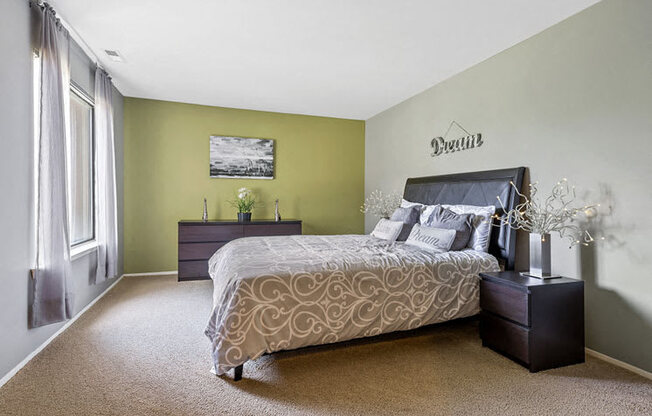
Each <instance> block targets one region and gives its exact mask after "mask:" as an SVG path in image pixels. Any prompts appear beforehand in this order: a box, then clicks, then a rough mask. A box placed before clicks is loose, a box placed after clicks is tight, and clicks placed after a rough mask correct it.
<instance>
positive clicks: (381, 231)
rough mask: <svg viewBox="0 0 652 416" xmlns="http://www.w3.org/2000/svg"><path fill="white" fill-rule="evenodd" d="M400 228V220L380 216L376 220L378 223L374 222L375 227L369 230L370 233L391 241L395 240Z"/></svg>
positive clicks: (401, 223) (401, 225) (401, 226)
mask: <svg viewBox="0 0 652 416" xmlns="http://www.w3.org/2000/svg"><path fill="white" fill-rule="evenodd" d="M402 229H403V222H402V221H390V220H386V219H385V218H381V219H380V221H378V224H376V228H374V230H373V231H372V232H371V235H372V236H374V237H377V238H382V239H383V240H387V241H389V242H390V243H393V242H394V241H396V238H397V237H398V235H399V234H400V233H401V230H402Z"/></svg>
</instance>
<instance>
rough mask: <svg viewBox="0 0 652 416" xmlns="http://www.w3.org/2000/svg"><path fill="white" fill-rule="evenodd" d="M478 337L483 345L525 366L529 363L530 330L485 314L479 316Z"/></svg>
mask: <svg viewBox="0 0 652 416" xmlns="http://www.w3.org/2000/svg"><path fill="white" fill-rule="evenodd" d="M480 337H481V338H482V342H483V344H484V345H487V346H488V347H491V348H494V349H496V350H498V351H500V352H503V353H505V354H507V355H509V356H511V357H513V358H516V359H518V360H520V361H522V362H523V363H525V364H529V363H530V343H529V342H530V330H529V329H528V328H524V327H522V326H520V325H517V324H515V323H513V322H509V321H507V320H505V319H502V318H499V317H497V316H494V315H491V314H489V313H486V312H482V313H481V314H480Z"/></svg>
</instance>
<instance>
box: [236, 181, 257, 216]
mask: <svg viewBox="0 0 652 416" xmlns="http://www.w3.org/2000/svg"><path fill="white" fill-rule="evenodd" d="M229 203H230V204H231V205H232V206H233V207H235V208H237V210H238V222H249V221H251V210H252V209H254V205H256V198H255V197H254V196H253V194H252V192H251V190H250V189H247V188H240V189H238V193H237V195H236V198H235V199H233V200H231V201H229Z"/></svg>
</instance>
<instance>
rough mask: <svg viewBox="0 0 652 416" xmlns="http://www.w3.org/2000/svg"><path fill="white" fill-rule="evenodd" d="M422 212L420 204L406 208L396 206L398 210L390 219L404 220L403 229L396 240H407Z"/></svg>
mask: <svg viewBox="0 0 652 416" xmlns="http://www.w3.org/2000/svg"><path fill="white" fill-rule="evenodd" d="M420 214H421V208H420V207H419V206H416V205H415V206H411V207H406V208H396V211H394V213H393V214H392V216H391V217H390V218H389V219H390V221H401V222H403V229H402V230H401V233H400V234H399V235H398V238H397V239H396V241H405V240H407V238H408V236H409V235H410V231H412V227H414V224H416V223H418V222H419V215H420Z"/></svg>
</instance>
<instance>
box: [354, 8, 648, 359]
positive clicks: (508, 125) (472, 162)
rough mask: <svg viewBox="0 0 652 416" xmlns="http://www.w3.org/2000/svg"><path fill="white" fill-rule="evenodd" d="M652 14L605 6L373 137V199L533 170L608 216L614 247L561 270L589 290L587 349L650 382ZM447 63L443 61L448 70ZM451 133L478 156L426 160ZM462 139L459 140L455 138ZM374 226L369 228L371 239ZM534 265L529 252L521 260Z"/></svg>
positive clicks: (369, 144) (419, 101)
mask: <svg viewBox="0 0 652 416" xmlns="http://www.w3.org/2000/svg"><path fill="white" fill-rule="evenodd" d="M651 17H652V1H649V0H604V1H603V2H600V3H598V4H596V5H594V6H593V7H591V8H589V9H587V10H585V11H583V12H581V13H579V14H577V15H575V16H573V17H571V18H569V19H567V20H565V21H563V22H561V23H559V24H557V25H555V26H553V27H552V28H550V29H548V30H546V31H544V32H542V33H540V34H538V35H536V36H534V37H532V38H530V39H528V40H526V41H524V42H522V43H520V44H518V45H516V46H514V47H512V48H510V49H508V50H506V51H504V52H502V53H500V54H498V55H496V56H494V57H492V58H490V59H488V60H486V61H484V62H482V63H480V64H478V65H476V66H474V67H472V68H470V69H468V70H467V71H465V72H463V73H461V74H458V75H456V76H454V77H452V78H450V79H448V80H446V81H444V82H442V83H440V84H438V85H436V86H434V87H432V88H430V89H429V90H427V91H425V92H423V93H421V94H419V95H417V96H415V97H412V98H410V99H409V100H407V101H405V102H403V103H401V104H399V105H397V106H395V107H393V108H391V109H389V110H387V111H385V112H383V113H380V114H378V115H376V116H375V117H373V118H371V119H370V120H368V121H367V124H366V143H365V152H366V170H365V178H366V179H365V181H366V183H365V192H366V193H367V194H369V193H370V192H371V191H372V190H374V189H381V190H402V188H403V186H404V183H405V179H406V178H407V177H412V176H425V175H436V174H444V173H454V172H464V171H475V170H484V169H496V168H505V167H515V166H526V167H528V168H529V169H530V174H531V177H532V180H533V181H540V186H541V190H542V192H547V191H548V190H549V189H550V186H551V185H552V184H553V183H554V182H556V181H557V180H559V179H560V178H562V177H567V178H568V179H569V180H571V181H572V182H574V183H575V184H576V185H578V189H579V190H580V194H581V195H582V197H583V198H585V199H586V200H597V201H599V202H601V203H602V207H601V211H602V213H603V214H604V215H603V216H602V218H601V220H600V221H599V222H598V223H597V224H595V228H596V229H597V230H598V232H600V233H602V234H604V235H606V237H607V240H606V241H605V242H602V243H600V244H598V245H596V246H595V247H592V248H588V249H578V248H574V249H568V244H567V243H566V242H565V241H561V240H559V239H554V240H553V269H554V271H555V272H558V273H562V274H564V275H567V276H571V277H575V278H581V279H584V280H585V284H586V292H585V296H586V302H585V304H586V324H587V326H586V341H587V346H588V347H589V348H592V349H594V350H597V351H599V352H602V353H604V354H607V355H609V356H611V357H614V358H617V359H620V360H623V361H625V362H628V363H631V364H633V365H635V366H638V367H640V368H643V369H645V370H647V371H652V255H651V254H650V253H652V238H651V236H652V218H651V217H650V215H649V210H650V207H652V192H651V191H650V184H651V179H650V178H652V137H651V136H652V24H650V19H651ZM441 58H442V59H446V57H445V56H442V57H441ZM452 120H456V121H457V122H459V123H460V124H461V125H462V126H463V127H464V128H466V129H467V130H469V131H470V132H471V133H478V132H479V133H482V134H483V137H484V139H485V144H484V145H483V146H482V147H481V148H478V149H474V150H468V151H464V152H459V153H453V154H448V155H442V156H439V157H434V158H433V157H430V156H429V141H430V139H431V138H432V137H435V136H439V135H443V134H444V132H445V131H446V129H447V128H448V125H449V123H450V122H451V121H452ZM461 135H462V134H461V133H460V132H458V131H455V130H454V129H453V135H452V136H453V137H455V136H461ZM375 221H376V219H375V218H371V217H369V218H366V224H365V226H366V230H367V232H369V231H370V230H371V229H372V227H373V225H374V223H375ZM518 255H519V256H520V262H521V264H523V260H525V264H526V265H527V252H526V251H525V252H524V251H521V252H519V253H518Z"/></svg>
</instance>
